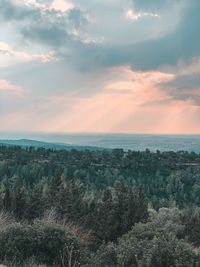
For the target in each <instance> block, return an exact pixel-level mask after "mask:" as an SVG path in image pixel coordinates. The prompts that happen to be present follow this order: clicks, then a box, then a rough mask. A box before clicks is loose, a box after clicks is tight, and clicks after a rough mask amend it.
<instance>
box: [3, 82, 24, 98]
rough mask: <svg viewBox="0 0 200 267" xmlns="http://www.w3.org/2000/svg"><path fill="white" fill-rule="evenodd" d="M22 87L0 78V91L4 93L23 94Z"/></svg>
mask: <svg viewBox="0 0 200 267" xmlns="http://www.w3.org/2000/svg"><path fill="white" fill-rule="evenodd" d="M23 91H24V90H23V88H22V87H21V86H18V85H15V84H12V83H11V82H9V81H7V80H0V92H4V93H6V94H12V95H16V96H22V95H23Z"/></svg>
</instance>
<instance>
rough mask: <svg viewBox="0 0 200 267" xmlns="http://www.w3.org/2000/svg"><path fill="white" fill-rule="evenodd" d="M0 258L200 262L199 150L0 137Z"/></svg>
mask: <svg viewBox="0 0 200 267" xmlns="http://www.w3.org/2000/svg"><path fill="white" fill-rule="evenodd" d="M0 264H4V265H5V266H24V267H25V266H26V267H30V266H50V267H51V266H52V267H53V266H54V267H64V266H69V267H71V266H74V267H76V266H83V267H93V266H96V267H114V266H115V267H129V266H130V267H131V266H136V267H151V266H152V267H162V266H163V267H169V266H172V267H173V266H175V267H176V266H177V267H182V266H183V267H184V266H185V267H190V266H194V267H199V266H200V154H196V153H194V152H186V151H178V152H173V151H168V152H160V151H159V150H157V151H156V152H151V151H150V150H149V149H146V150H145V151H131V150H129V151H126V152H125V151H123V150H122V149H113V150H112V151H108V150H102V151H101V150H99V151H90V150H82V151H79V150H75V149H72V150H71V151H66V150H53V149H45V148H34V147H27V148H21V147H20V146H4V145H2V146H0Z"/></svg>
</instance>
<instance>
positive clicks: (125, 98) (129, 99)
mask: <svg viewBox="0 0 200 267" xmlns="http://www.w3.org/2000/svg"><path fill="white" fill-rule="evenodd" d="M107 74H109V75H108V76H109V77H110V79H105V80H104V82H103V83H102V84H99V86H100V87H102V90H101V92H99V91H98V92H99V93H96V94H93V95H90V96H88V97H82V98H80V97H68V96H51V97H46V98H45V99H44V100H45V101H44V103H43V104H42V105H41V103H40V102H39V103H38V104H37V101H36V102H35V103H34V100H33V104H32V106H31V107H28V108H27V110H23V111H19V110H18V111H17V112H16V113H15V114H12V115H10V116H9V122H6V120H7V119H8V117H6V118H0V123H1V125H2V123H3V125H4V127H5V128H6V127H7V128H10V127H11V126H12V127H14V126H13V125H16V121H18V123H20V125H24V127H25V128H24V129H23V130H34V131H46V132H125V133H199V132H200V108H199V107H198V106H195V105H194V104H193V102H192V100H173V99H172V97H171V96H170V91H168V90H163V89H162V88H161V87H160V83H162V82H164V81H170V80H173V79H174V78H175V76H174V75H172V74H168V73H162V72H159V71H154V72H134V71H132V70H131V69H130V67H128V66H123V67H118V68H110V69H108V70H107ZM91 78H92V77H91ZM99 82H100V80H99ZM169 90H171V89H169ZM124 91H125V93H124ZM194 93H195V92H194ZM33 99H34V98H33ZM22 113H23V114H22ZM7 116H8V115H7ZM12 116H13V117H12ZM13 120H14V124H12V121H13ZM8 123H9V124H8ZM7 128H6V129H7ZM13 129H14V128H13ZM21 130H22V129H21Z"/></svg>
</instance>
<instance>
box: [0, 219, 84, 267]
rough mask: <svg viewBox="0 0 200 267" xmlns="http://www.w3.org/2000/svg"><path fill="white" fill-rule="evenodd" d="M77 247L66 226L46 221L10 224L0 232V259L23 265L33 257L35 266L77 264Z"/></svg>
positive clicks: (76, 241) (77, 243)
mask: <svg viewBox="0 0 200 267" xmlns="http://www.w3.org/2000/svg"><path fill="white" fill-rule="evenodd" d="M79 249H80V244H79V241H78V239H77V238H76V236H75V235H74V234H73V233H72V232H70V231H69V230H68V229H67V228H66V227H64V226H61V225H58V224H55V223H47V222H41V221H38V222H35V223H34V224H33V225H22V224H16V223H15V224H11V225H8V227H6V228H5V229H2V230H0V260H1V261H3V260H4V259H5V258H6V259H7V260H10V261H17V262H20V263H23V262H24V261H25V260H27V259H28V258H31V257H33V256H34V257H35V260H36V261H37V263H38V264H42V263H43V264H47V265H48V266H52V265H53V264H57V265H59V266H66V265H64V264H68V265H67V266H70V265H69V264H74V263H75V261H76V262H77V263H78V260H79V254H80V253H79Z"/></svg>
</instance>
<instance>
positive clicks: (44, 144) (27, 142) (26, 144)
mask: <svg viewBox="0 0 200 267" xmlns="http://www.w3.org/2000/svg"><path fill="white" fill-rule="evenodd" d="M0 145H5V146H20V147H23V148H26V147H31V146H32V147H35V148H38V147H43V148H46V149H55V150H61V149H65V150H72V149H76V150H86V149H88V150H92V151H94V150H104V149H106V150H111V149H107V148H104V147H95V146H79V145H72V144H65V143H48V142H42V141H37V140H29V139H19V140H6V139H4V140H0Z"/></svg>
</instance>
